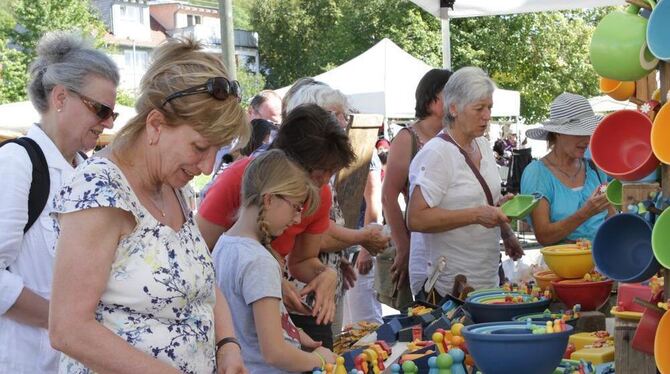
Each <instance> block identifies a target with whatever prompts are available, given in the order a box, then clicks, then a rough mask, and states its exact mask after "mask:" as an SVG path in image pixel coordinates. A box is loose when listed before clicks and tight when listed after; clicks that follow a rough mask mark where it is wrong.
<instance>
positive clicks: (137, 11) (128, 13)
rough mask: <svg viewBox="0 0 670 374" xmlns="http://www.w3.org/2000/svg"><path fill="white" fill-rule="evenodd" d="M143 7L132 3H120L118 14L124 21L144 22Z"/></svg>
mask: <svg viewBox="0 0 670 374" xmlns="http://www.w3.org/2000/svg"><path fill="white" fill-rule="evenodd" d="M143 10H144V9H142V8H141V7H139V6H134V5H120V6H119V16H120V18H121V19H122V20H124V21H126V22H138V23H141V24H144V11H143Z"/></svg>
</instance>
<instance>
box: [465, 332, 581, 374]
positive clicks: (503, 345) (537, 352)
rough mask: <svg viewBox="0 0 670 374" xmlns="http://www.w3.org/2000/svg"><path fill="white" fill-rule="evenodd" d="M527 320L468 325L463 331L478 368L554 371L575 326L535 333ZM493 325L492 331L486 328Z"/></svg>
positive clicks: (505, 372)
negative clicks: (550, 331)
mask: <svg viewBox="0 0 670 374" xmlns="http://www.w3.org/2000/svg"><path fill="white" fill-rule="evenodd" d="M525 325H526V323H525V322H493V323H480V324H475V325H470V326H465V327H464V328H463V329H462V330H461V333H462V334H463V337H464V338H465V342H466V344H467V347H468V350H469V351H470V354H471V355H472V358H473V359H474V360H475V364H476V365H477V368H478V369H479V370H481V371H482V372H483V373H486V374H510V373H532V374H551V373H553V372H554V369H556V367H558V365H559V364H560V363H561V358H562V357H563V354H564V352H565V348H566V347H567V345H568V338H569V337H570V334H571V333H572V326H570V325H566V331H562V332H557V333H552V334H536V335H533V334H532V333H531V332H530V331H529V330H527V329H524V328H523V327H524V326H525ZM488 329H492V331H490V332H489V333H482V332H481V331H482V330H488Z"/></svg>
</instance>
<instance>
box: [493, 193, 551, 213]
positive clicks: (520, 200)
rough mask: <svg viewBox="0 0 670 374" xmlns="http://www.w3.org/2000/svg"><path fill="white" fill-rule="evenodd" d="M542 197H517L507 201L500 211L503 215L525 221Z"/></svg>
mask: <svg viewBox="0 0 670 374" xmlns="http://www.w3.org/2000/svg"><path fill="white" fill-rule="evenodd" d="M541 198H542V196H541V195H539V194H538V195H516V196H514V197H513V198H512V199H511V200H508V201H506V202H505V203H504V204H503V205H502V206H500V209H502V211H503V213H504V214H505V215H506V216H507V217H509V218H513V219H524V218H526V216H527V215H528V214H529V213H530V212H532V211H533V209H535V207H536V206H537V203H539V202H540V199H541Z"/></svg>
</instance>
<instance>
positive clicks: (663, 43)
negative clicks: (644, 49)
mask: <svg viewBox="0 0 670 374" xmlns="http://www.w3.org/2000/svg"><path fill="white" fill-rule="evenodd" d="M669 18H670V3H668V2H667V1H666V0H663V1H661V2H659V3H658V4H657V5H656V8H654V11H653V12H651V16H650V17H649V23H648V24H647V44H648V46H649V50H650V51H651V53H652V54H653V55H654V56H656V58H658V59H659V60H666V61H667V60H670V33H668V26H667V25H668V24H667V22H668V19H669Z"/></svg>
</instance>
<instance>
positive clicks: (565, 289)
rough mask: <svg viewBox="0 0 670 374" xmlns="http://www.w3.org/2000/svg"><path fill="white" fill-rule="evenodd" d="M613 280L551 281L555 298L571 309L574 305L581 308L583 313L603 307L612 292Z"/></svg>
mask: <svg viewBox="0 0 670 374" xmlns="http://www.w3.org/2000/svg"><path fill="white" fill-rule="evenodd" d="M613 283H614V281H613V280H611V279H608V280H605V281H601V282H586V281H584V280H583V279H567V280H563V281H558V282H557V281H552V282H551V285H552V286H554V292H556V296H558V298H559V299H560V300H561V301H562V302H563V303H564V304H565V306H566V307H567V308H570V309H572V307H573V306H575V305H576V304H580V305H581V306H582V310H583V311H587V310H596V309H598V308H600V307H601V306H603V304H605V302H606V301H607V298H608V297H609V296H610V292H611V291H612V284H613Z"/></svg>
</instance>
